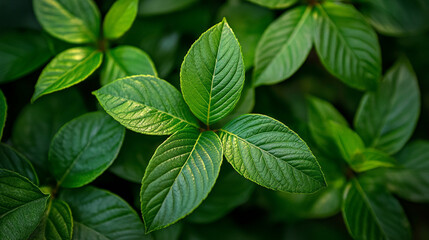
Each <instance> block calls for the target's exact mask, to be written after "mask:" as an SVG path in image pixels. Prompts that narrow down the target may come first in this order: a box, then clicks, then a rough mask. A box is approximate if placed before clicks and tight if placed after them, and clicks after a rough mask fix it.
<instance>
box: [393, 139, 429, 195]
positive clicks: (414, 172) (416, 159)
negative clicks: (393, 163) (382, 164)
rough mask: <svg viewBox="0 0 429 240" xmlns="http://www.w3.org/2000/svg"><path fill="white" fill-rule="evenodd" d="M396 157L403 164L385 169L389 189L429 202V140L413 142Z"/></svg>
mask: <svg viewBox="0 0 429 240" xmlns="http://www.w3.org/2000/svg"><path fill="white" fill-rule="evenodd" d="M395 158H396V159H397V160H398V163H399V164H400V165H402V166H401V167H399V168H396V169H395V168H389V169H386V170H385V173H384V175H385V176H386V178H387V180H386V183H387V186H388V188H389V190H390V191H392V192H394V193H395V194H397V195H399V196H400V197H401V198H404V199H407V200H409V201H413V202H429V142H428V141H415V142H412V143H410V144H408V145H406V146H405V147H404V149H402V150H401V151H400V152H399V153H398V154H396V155H395Z"/></svg>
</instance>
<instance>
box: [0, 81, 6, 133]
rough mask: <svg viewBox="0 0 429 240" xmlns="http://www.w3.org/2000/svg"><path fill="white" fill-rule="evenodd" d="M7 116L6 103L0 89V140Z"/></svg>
mask: <svg viewBox="0 0 429 240" xmlns="http://www.w3.org/2000/svg"><path fill="white" fill-rule="evenodd" d="M6 116H7V103H6V98H5V97H4V94H3V91H2V90H1V89H0V140H1V137H2V136H3V129H4V125H5V123H6Z"/></svg>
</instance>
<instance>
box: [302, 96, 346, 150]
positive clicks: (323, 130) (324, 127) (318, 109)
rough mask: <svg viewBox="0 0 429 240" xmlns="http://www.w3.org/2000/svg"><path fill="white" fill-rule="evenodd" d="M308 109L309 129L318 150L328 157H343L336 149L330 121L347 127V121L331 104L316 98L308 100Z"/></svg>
mask: <svg viewBox="0 0 429 240" xmlns="http://www.w3.org/2000/svg"><path fill="white" fill-rule="evenodd" d="M307 108H308V110H307V112H308V127H309V130H310V134H311V137H312V138H313V140H314V142H315V143H316V145H317V147H318V149H320V151H322V152H323V153H324V154H325V155H326V156H330V157H335V158H338V157H341V152H340V150H339V149H338V148H337V147H336V146H337V144H336V142H335V139H334V136H333V134H332V131H331V130H332V128H331V127H330V121H333V122H336V123H337V124H340V125H342V126H346V127H347V126H348V123H347V121H346V119H344V117H343V116H342V115H341V113H339V112H338V110H337V109H335V107H334V106H332V104H331V103H329V102H327V101H325V100H322V99H319V98H316V97H308V98H307Z"/></svg>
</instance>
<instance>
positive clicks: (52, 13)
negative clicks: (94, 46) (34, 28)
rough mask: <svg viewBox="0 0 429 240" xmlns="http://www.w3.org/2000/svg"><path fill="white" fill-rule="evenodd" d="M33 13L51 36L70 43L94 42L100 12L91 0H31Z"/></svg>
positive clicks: (98, 29) (98, 28) (96, 36)
mask: <svg viewBox="0 0 429 240" xmlns="http://www.w3.org/2000/svg"><path fill="white" fill-rule="evenodd" d="M33 6H34V12H35V14H36V17H37V19H38V20H39V22H40V24H41V25H42V27H43V28H44V29H45V30H46V31H47V32H48V33H50V34H51V35H52V36H54V37H56V38H59V39H61V40H64V41H66V42H70V43H88V42H96V41H97V39H98V36H99V32H100V12H99V11H98V8H97V5H96V4H95V3H94V2H93V1H92V0H73V1H70V0H33Z"/></svg>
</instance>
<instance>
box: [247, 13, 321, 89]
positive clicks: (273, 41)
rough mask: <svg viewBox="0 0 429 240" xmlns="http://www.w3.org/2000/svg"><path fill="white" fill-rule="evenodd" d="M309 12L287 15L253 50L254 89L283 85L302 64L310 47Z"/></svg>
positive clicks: (311, 36)
mask: <svg viewBox="0 0 429 240" xmlns="http://www.w3.org/2000/svg"><path fill="white" fill-rule="evenodd" d="M311 9H312V7H304V6H301V7H297V8H295V9H292V10H290V11H287V12H285V13H284V14H283V15H282V16H281V17H279V18H278V19H277V20H276V21H274V22H273V23H272V24H271V25H270V26H269V27H268V28H267V30H266V31H265V32H264V35H262V38H261V40H260V41H259V44H258V47H257V48H256V56H255V69H254V72H253V85H254V86H259V85H263V84H275V83H278V82H280V81H283V80H284V79H287V78H289V77H290V76H292V74H294V73H295V72H296V71H297V70H298V68H299V67H300V66H301V65H302V64H303V63H304V61H305V59H306V58H307V56H308V54H309V53H310V50H311V48H312V45H313V40H312V39H313V32H314V27H313V18H312V16H311V12H312V11H311Z"/></svg>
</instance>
